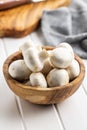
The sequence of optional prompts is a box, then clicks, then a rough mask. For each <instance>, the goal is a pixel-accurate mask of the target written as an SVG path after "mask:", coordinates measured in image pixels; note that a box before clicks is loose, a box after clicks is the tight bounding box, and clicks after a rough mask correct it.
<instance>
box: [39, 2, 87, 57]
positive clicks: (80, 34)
mask: <svg viewBox="0 0 87 130" xmlns="http://www.w3.org/2000/svg"><path fill="white" fill-rule="evenodd" d="M40 30H41V35H42V36H43V37H44V39H45V41H44V43H43V44H44V45H53V46H55V45H58V44H59V43H61V42H68V43H69V44H70V45H71V46H72V47H73V49H74V52H75V53H76V54H78V55H79V56H80V57H82V58H85V59H86V58H87V0H72V2H71V4H70V6H69V7H61V8H58V9H55V10H52V11H44V12H43V16H42V19H41V29H40Z"/></svg>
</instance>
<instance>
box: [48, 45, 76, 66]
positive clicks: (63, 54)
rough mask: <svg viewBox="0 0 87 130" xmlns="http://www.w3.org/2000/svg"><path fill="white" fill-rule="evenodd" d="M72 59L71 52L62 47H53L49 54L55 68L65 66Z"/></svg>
mask: <svg viewBox="0 0 87 130" xmlns="http://www.w3.org/2000/svg"><path fill="white" fill-rule="evenodd" d="M73 59H74V57H73V55H72V53H71V52H70V51H69V50H68V49H66V48H63V47H59V48H55V49H53V50H52V51H51V54H50V60H51V62H52V64H53V65H54V66H55V67H57V68H67V67H68V66H69V65H70V64H71V62H72V60H73Z"/></svg>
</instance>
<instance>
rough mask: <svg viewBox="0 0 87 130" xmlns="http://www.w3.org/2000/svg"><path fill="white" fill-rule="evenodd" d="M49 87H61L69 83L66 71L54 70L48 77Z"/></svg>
mask: <svg viewBox="0 0 87 130" xmlns="http://www.w3.org/2000/svg"><path fill="white" fill-rule="evenodd" d="M47 83H48V85H49V87H56V86H61V85H65V84H67V83H69V75H68V72H67V71H66V70H65V69H53V70H51V71H50V72H49V74H48V75H47Z"/></svg>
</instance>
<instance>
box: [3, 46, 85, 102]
mask: <svg viewBox="0 0 87 130" xmlns="http://www.w3.org/2000/svg"><path fill="white" fill-rule="evenodd" d="M43 48H45V49H47V50H52V49H53V47H48V46H47V47H46V46H45V47H43ZM22 58H23V57H22V54H21V52H16V53H14V54H12V55H11V56H9V57H8V58H7V59H6V61H5V62H4V65H3V73H4V77H5V79H6V82H7V84H8V86H9V88H10V89H11V90H12V91H13V92H14V93H15V94H16V95H18V96H19V97H21V98H23V99H26V100H28V101H30V102H32V103H35V104H54V103H59V102H61V101H63V100H65V99H66V98H68V97H70V96H71V95H72V94H73V93H74V92H75V91H76V90H77V89H78V88H79V87H80V85H81V83H82V81H83V78H84V75H85V67H84V64H83V62H82V60H81V58H80V57H79V56H77V55H76V56H75V59H76V60H77V61H78V62H79V65H80V74H79V76H78V77H77V78H75V79H74V80H73V81H71V82H70V83H68V84H66V85H63V86H56V87H53V88H39V87H38V88H37V87H32V86H26V85H24V84H22V83H20V82H18V81H16V80H15V79H13V78H12V77H11V76H10V75H9V73H8V68H9V65H10V64H11V63H12V62H13V61H15V60H18V59H22Z"/></svg>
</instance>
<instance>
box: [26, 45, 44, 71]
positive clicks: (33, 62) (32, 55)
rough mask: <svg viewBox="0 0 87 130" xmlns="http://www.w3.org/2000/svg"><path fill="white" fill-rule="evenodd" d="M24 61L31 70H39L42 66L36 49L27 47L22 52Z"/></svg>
mask: <svg viewBox="0 0 87 130" xmlns="http://www.w3.org/2000/svg"><path fill="white" fill-rule="evenodd" d="M24 61H25V63H26V65H27V67H28V68H29V69H30V70H31V71H33V72H39V71H41V70H42V68H43V63H42V62H41V61H40V59H39V54H38V52H37V49H35V48H32V47H30V48H28V49H27V50H26V51H25V53H24Z"/></svg>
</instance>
